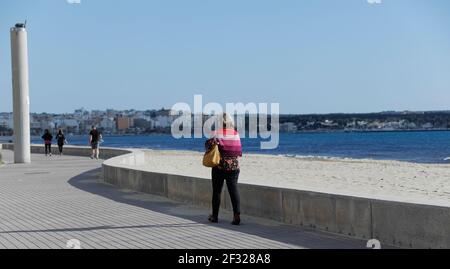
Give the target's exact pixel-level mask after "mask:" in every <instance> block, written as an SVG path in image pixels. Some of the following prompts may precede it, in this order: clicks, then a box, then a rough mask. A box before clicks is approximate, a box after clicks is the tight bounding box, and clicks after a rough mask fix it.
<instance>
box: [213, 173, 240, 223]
mask: <svg viewBox="0 0 450 269" xmlns="http://www.w3.org/2000/svg"><path fill="white" fill-rule="evenodd" d="M239 173H240V171H239V170H236V171H223V170H220V169H218V168H213V169H212V187H213V197H212V207H213V217H215V218H218V217H219V208H220V197H221V195H222V189H223V183H224V181H226V182H227V188H228V192H229V193H230V199H231V204H232V205H233V213H234V214H241V207H240V197H239V191H238V179H239Z"/></svg>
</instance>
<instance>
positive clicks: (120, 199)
mask: <svg viewBox="0 0 450 269" xmlns="http://www.w3.org/2000/svg"><path fill="white" fill-rule="evenodd" d="M2 153H3V159H4V162H6V163H7V164H6V165H3V166H1V167H0V248H32V249H37V248H44V249H49V248H51V249H53V248H57V249H58V248H59V249H60V248H66V247H67V242H68V240H71V239H76V240H78V241H79V242H80V243H81V248H86V249H88V248H97V249H98V248H100V249H105V248H106V249H110V248H132V249H137V248H145V249H154V248H156V249H172V248H175V249H199V248H200V249H205V248H207V249H208V248H225V249H241V248H250V249H267V248H282V249H285V248H365V245H366V241H363V240H355V239H350V238H346V237H342V236H336V235H331V234H327V233H322V232H318V231H312V230H306V229H300V228H297V227H292V226H288V225H285V224H280V223H277V222H271V221H268V220H262V219H258V218H249V217H246V216H243V221H244V224H243V225H242V226H238V227H234V226H232V225H230V223H229V222H230V220H231V215H230V214H229V213H227V214H223V216H222V219H221V220H222V222H221V223H219V224H216V225H211V224H209V223H208V222H207V221H206V218H207V215H208V210H207V209H204V208H197V207H193V206H188V205H182V204H178V203H174V202H171V201H169V200H167V199H165V198H160V197H156V196H151V195H146V194H140V193H136V192H132V191H126V190H119V189H117V188H115V187H112V186H108V185H105V184H102V183H98V182H97V179H98V178H99V176H100V173H101V170H100V167H101V161H95V160H91V159H89V158H81V157H72V156H63V157H59V156H53V157H45V156H41V155H32V160H33V163H32V164H31V165H15V164H8V163H11V162H12V152H10V151H2Z"/></svg>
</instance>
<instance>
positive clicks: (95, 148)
mask: <svg viewBox="0 0 450 269" xmlns="http://www.w3.org/2000/svg"><path fill="white" fill-rule="evenodd" d="M101 139H102V135H101V134H100V132H99V131H98V130H97V128H96V127H95V126H92V129H91V132H90V133H89V143H90V144H91V147H92V155H91V159H94V158H95V159H97V160H98V158H99V155H100V140H101Z"/></svg>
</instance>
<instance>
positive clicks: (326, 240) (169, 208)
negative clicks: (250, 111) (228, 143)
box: [11, 169, 366, 249]
mask: <svg viewBox="0 0 450 269" xmlns="http://www.w3.org/2000/svg"><path fill="white" fill-rule="evenodd" d="M100 173H101V169H94V170H91V171H87V172H85V173H82V174H80V175H78V176H76V177H73V178H71V179H70V180H69V184H70V185H72V186H74V187H76V188H78V189H80V190H83V191H86V192H89V193H92V194H95V195H100V196H102V197H105V198H108V199H111V200H113V201H115V202H119V203H124V204H128V205H133V206H137V207H141V208H145V209H147V210H151V211H154V212H158V213H163V214H167V215H170V216H175V217H180V218H183V219H186V220H189V221H192V223H191V224H189V223H188V224H186V223H184V224H180V225H176V224H167V225H148V226H147V225H143V226H130V227H119V226H104V227H92V228H83V229H73V230H74V231H75V230H76V231H79V230H99V229H127V228H147V227H149V228H151V227H172V226H173V227H181V226H182V227H186V226H196V225H214V226H215V227H217V228H221V229H228V230H233V231H236V232H241V233H245V234H250V235H255V236H259V237H262V238H266V239H270V240H273V241H277V242H282V243H285V244H291V245H294V246H296V247H299V248H312V249H356V248H365V247H366V241H364V240H358V239H352V238H347V237H343V236H339V235H334V234H329V233H325V232H320V231H317V230H309V229H303V228H297V227H294V226H290V225H284V224H280V223H276V224H275V225H274V224H273V223H274V222H270V224H269V225H266V224H262V223H256V222H255V221H252V220H250V221H249V222H245V216H244V219H243V221H244V223H243V225H241V226H232V225H231V224H230V221H231V220H228V218H227V219H222V221H221V222H220V223H219V224H210V223H209V222H208V221H207V216H208V211H209V210H208V209H202V208H199V207H194V206H187V205H184V204H180V203H176V202H172V201H170V200H168V199H167V198H165V197H158V196H153V195H148V194H142V193H139V192H134V191H133V192H130V191H125V190H121V189H119V188H117V187H114V186H111V185H107V184H103V183H101V182H98V178H99V175H100ZM133 195H140V196H142V195H145V196H146V197H147V199H136V198H132V196H133ZM224 215H230V214H226V213H224ZM251 219H253V218H251ZM69 230H70V229H69ZM63 231H67V230H63ZM21 232H24V231H21ZM25 232H26V231H25ZM29 232H39V231H29ZM11 233H12V232H11Z"/></svg>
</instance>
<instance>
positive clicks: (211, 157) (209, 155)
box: [203, 145, 220, 168]
mask: <svg viewBox="0 0 450 269" xmlns="http://www.w3.org/2000/svg"><path fill="white" fill-rule="evenodd" d="M219 163H220V151H219V146H218V145H214V147H213V148H212V149H211V150H210V151H208V152H206V153H205V155H204V156H203V165H204V166H206V167H211V168H213V167H216V166H218V165H219Z"/></svg>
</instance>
